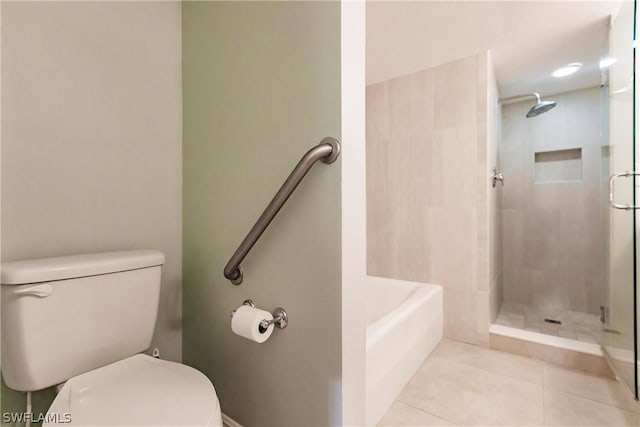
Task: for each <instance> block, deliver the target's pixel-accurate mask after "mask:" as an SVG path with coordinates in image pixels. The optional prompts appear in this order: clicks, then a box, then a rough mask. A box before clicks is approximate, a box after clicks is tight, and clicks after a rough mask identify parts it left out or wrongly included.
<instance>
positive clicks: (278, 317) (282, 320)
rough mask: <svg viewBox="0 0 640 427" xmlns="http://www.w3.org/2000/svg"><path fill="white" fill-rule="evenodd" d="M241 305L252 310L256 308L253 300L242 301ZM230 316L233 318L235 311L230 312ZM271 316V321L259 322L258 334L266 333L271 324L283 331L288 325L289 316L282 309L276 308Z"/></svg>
mask: <svg viewBox="0 0 640 427" xmlns="http://www.w3.org/2000/svg"><path fill="white" fill-rule="evenodd" d="M242 305H248V306H250V307H253V308H255V307H256V305H255V303H254V302H253V300H250V299H246V300H244V302H243V303H242ZM230 314H231V317H233V316H234V315H235V314H236V311H235V310H231V313H230ZM271 315H272V316H273V319H271V320H268V319H264V320H263V321H261V322H260V332H262V333H264V331H266V330H267V328H268V327H269V326H271V325H272V324H273V325H274V326H277V327H278V328H279V329H284V328H286V327H287V325H288V324H289V316H288V315H287V312H286V311H285V310H284V308H282V307H278V308H276V309H275V310H273V312H272V313H271Z"/></svg>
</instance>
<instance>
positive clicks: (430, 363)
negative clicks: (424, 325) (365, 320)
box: [378, 340, 640, 427]
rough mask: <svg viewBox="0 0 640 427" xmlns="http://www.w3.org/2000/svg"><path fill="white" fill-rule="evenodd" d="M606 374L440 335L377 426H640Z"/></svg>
mask: <svg viewBox="0 0 640 427" xmlns="http://www.w3.org/2000/svg"><path fill="white" fill-rule="evenodd" d="M638 425H640V405H639V404H638V402H636V401H635V400H634V399H633V396H632V395H631V393H630V392H629V391H628V390H627V389H626V388H625V386H624V385H623V384H621V383H619V382H616V381H614V380H612V379H609V378H604V377H595V376H591V375H588V374H585V373H583V372H579V371H571V370H568V369H564V368H559V367H556V366H552V365H549V364H546V363H544V362H540V361H537V360H533V359H529V358H526V357H521V356H516V355H513V354H509V353H502V352H499V351H495V350H489V349H484V348H480V347H476V346H472V345H468V344H462V343H458V342H454V341H448V340H443V341H442V342H441V343H440V344H439V345H438V347H437V348H436V349H435V350H434V352H433V353H432V354H431V356H429V358H428V359H427V360H426V361H425V362H424V364H423V365H422V366H421V367H420V369H419V370H418V372H417V373H416V375H415V376H414V377H413V378H412V379H411V381H410V382H409V384H407V386H406V387H405V388H404V390H403V391H402V393H401V394H400V396H398V399H397V400H396V401H395V403H394V404H393V406H392V407H391V409H389V411H388V412H387V413H386V415H385V416H384V417H383V419H382V420H381V421H380V423H379V424H378V426H608V427H609V426H611V427H617V426H620V427H622V426H638Z"/></svg>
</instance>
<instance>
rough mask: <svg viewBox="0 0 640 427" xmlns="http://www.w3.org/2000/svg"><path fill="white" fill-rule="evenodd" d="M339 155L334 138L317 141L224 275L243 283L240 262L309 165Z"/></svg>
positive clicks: (273, 200)
mask: <svg viewBox="0 0 640 427" xmlns="http://www.w3.org/2000/svg"><path fill="white" fill-rule="evenodd" d="M338 156H340V143H339V142H338V140H337V139H335V138H331V137H326V138H324V139H323V140H322V141H320V144H318V145H316V146H315V147H313V148H312V149H310V150H309V151H307V152H306V153H305V155H304V156H302V158H301V159H300V161H299V162H298V164H297V165H296V167H295V168H293V171H292V172H291V174H290V175H289V177H288V178H287V179H286V180H285V182H284V184H282V186H281V187H280V189H279V190H278V192H277V193H276V195H275V196H274V197H273V199H272V200H271V202H270V203H269V205H268V206H267V208H266V209H265V210H264V212H262V215H260V218H258V220H257V221H256V223H255V224H254V225H253V227H252V228H251V230H249V233H248V234H247V237H245V238H244V240H243V241H242V243H240V246H238V249H236V251H235V252H234V253H233V255H232V256H231V259H229V262H228V263H227V265H226V266H225V267H224V277H226V278H227V279H229V280H230V281H231V283H233V284H234V285H239V284H240V283H242V279H243V277H244V273H243V272H242V269H241V268H240V263H241V262H242V260H244V258H245V257H246V256H247V254H248V253H249V251H250V250H251V248H252V247H253V245H255V243H256V242H257V241H258V239H259V238H260V236H261V235H262V233H264V230H266V229H267V227H268V226H269V224H271V221H272V220H273V218H274V217H275V216H276V215H277V214H278V212H279V211H280V208H282V206H283V205H284V204H285V203H286V201H287V200H288V199H289V196H291V194H292V193H293V192H294V191H295V189H296V188H297V187H298V184H300V181H302V178H304V177H305V175H306V174H307V172H309V170H310V169H311V167H312V166H313V165H314V164H316V162H317V161H318V160H322V162H323V163H327V164H331V163H333V162H335V161H336V159H337V158H338Z"/></svg>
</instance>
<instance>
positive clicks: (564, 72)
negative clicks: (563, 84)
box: [551, 62, 582, 77]
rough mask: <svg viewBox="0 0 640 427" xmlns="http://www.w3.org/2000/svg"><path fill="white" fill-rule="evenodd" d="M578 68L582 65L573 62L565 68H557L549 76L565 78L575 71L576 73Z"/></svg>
mask: <svg viewBox="0 0 640 427" xmlns="http://www.w3.org/2000/svg"><path fill="white" fill-rule="evenodd" d="M580 67H582V63H581V62H573V63H571V64H569V65H567V66H566V67H562V68H558V69H557V70H555V71H554V72H553V73H551V75H552V76H553V77H566V76H568V75H570V74H573V73H575V72H576V71H578V70H579V69H580Z"/></svg>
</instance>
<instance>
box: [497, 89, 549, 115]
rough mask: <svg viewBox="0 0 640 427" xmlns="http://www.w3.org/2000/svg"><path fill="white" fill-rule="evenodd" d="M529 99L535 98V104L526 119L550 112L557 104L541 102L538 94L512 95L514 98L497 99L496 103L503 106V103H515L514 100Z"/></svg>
mask: <svg viewBox="0 0 640 427" xmlns="http://www.w3.org/2000/svg"><path fill="white" fill-rule="evenodd" d="M530 97H535V98H536V104H535V105H534V106H533V107H531V109H530V110H529V112H528V113H527V117H529V118H530V117H535V116H539V115H540V114H542V113H546V112H547V111H549V110H551V109H552V108H553V107H555V106H556V105H557V102H555V101H541V100H540V94H538V93H537V92H531V93H523V94H521V95H514V96H507V97H506V98H500V99H498V102H499V103H500V104H503V103H505V102H511V101H515V100H516V99H521V98H530Z"/></svg>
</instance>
